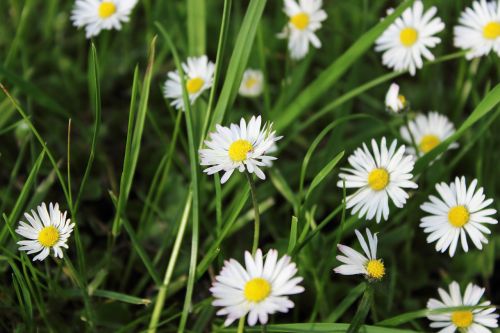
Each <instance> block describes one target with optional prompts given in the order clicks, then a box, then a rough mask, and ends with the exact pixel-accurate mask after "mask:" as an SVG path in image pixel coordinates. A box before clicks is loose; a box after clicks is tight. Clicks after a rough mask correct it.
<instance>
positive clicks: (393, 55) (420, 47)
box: [375, 1, 444, 75]
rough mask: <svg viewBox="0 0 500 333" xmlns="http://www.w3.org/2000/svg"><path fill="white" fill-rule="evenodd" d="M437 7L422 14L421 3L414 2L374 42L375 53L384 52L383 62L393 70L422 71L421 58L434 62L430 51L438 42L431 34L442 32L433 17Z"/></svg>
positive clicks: (435, 18)
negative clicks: (418, 69) (420, 69)
mask: <svg viewBox="0 0 500 333" xmlns="http://www.w3.org/2000/svg"><path fill="white" fill-rule="evenodd" d="M436 12H437V9H436V7H431V8H430V9H429V10H427V11H426V12H425V13H424V5H423V4H422V2H421V1H415V3H414V4H413V7H410V8H407V9H406V10H405V11H404V12H403V15H402V16H401V17H399V18H397V19H396V21H395V22H394V23H393V24H391V25H390V26H389V28H387V30H385V31H384V33H383V34H382V36H380V37H379V38H378V39H377V41H376V46H375V50H376V51H379V52H384V53H383V55H382V63H383V64H384V65H385V66H387V67H389V68H393V69H394V70H395V71H404V70H408V71H409V72H410V74H411V75H415V72H416V70H417V68H422V66H423V61H422V57H424V58H426V59H428V60H434V55H433V54H432V53H431V52H430V51H429V48H433V47H435V46H436V45H437V44H439V43H440V42H441V39H440V38H438V37H435V36H434V35H435V34H437V33H438V32H440V31H442V30H443V29H444V23H443V21H441V19H440V18H439V17H434V16H435V15H436Z"/></svg>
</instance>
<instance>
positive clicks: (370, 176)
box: [337, 138, 418, 223]
mask: <svg viewBox="0 0 500 333" xmlns="http://www.w3.org/2000/svg"><path fill="white" fill-rule="evenodd" d="M396 147H397V141H396V140H394V141H392V144H391V146H390V148H389V149H387V145H386V141H385V138H382V142H381V144H380V147H379V146H378V144H377V142H376V141H375V140H374V139H372V149H373V155H372V153H371V152H370V151H369V150H368V147H367V146H366V144H364V143H363V148H358V149H356V150H355V151H354V153H353V154H352V155H351V156H349V158H348V161H349V164H350V165H351V167H352V169H351V168H342V170H343V171H345V172H347V173H340V174H339V177H340V179H341V180H340V181H339V182H338V183H337V186H338V187H343V186H344V185H343V184H344V181H343V180H345V186H346V188H358V190H357V191H356V192H355V193H354V194H352V195H350V196H348V197H347V208H353V209H352V214H353V215H354V214H356V213H358V212H359V217H360V218H362V217H363V216H365V215H366V219H368V220H371V219H373V218H374V217H375V216H376V219H377V223H378V222H380V219H381V217H382V216H383V217H384V220H387V219H388V218H389V198H391V200H392V201H393V202H394V205H395V206H396V207H398V208H401V207H403V206H404V204H405V203H406V199H408V197H409V196H408V193H406V192H405V191H404V190H403V189H404V188H417V187H418V186H417V184H415V183H414V182H413V181H411V179H412V178H413V175H412V174H411V171H412V170H413V164H414V161H413V157H412V156H410V155H406V156H405V155H404V152H405V146H400V147H399V148H398V149H397V150H396Z"/></svg>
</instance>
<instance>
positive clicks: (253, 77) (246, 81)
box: [239, 69, 264, 97]
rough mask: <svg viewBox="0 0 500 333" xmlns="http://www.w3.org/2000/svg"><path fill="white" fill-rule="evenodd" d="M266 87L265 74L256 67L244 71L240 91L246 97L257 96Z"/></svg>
mask: <svg viewBox="0 0 500 333" xmlns="http://www.w3.org/2000/svg"><path fill="white" fill-rule="evenodd" d="M263 87H264V74H262V71H260V70H256V69H247V70H246V71H245V73H243V80H242V81H241V85H240V90H239V93H240V95H241V96H245V97H257V96H259V95H260V94H262V88H263Z"/></svg>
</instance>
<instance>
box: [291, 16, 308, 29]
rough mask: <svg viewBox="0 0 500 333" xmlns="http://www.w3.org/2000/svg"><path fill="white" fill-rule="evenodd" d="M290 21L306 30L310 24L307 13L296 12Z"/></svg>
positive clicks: (298, 27)
mask: <svg viewBox="0 0 500 333" xmlns="http://www.w3.org/2000/svg"><path fill="white" fill-rule="evenodd" d="M290 23H292V24H293V25H294V26H295V28H297V29H299V30H304V29H305V28H307V26H308V25H309V15H307V14H306V13H299V14H295V15H293V16H292V17H291V18H290Z"/></svg>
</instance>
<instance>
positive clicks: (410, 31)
mask: <svg viewBox="0 0 500 333" xmlns="http://www.w3.org/2000/svg"><path fill="white" fill-rule="evenodd" d="M417 39H418V31H417V30H415V29H414V28H404V29H403V30H401V32H400V33H399V40H400V41H401V44H403V45H404V46H406V47H410V46H412V45H413V44H415V42H416V41H417Z"/></svg>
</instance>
